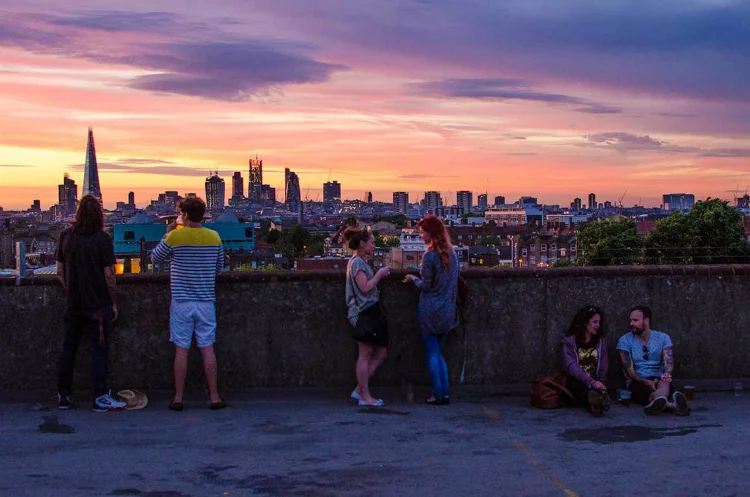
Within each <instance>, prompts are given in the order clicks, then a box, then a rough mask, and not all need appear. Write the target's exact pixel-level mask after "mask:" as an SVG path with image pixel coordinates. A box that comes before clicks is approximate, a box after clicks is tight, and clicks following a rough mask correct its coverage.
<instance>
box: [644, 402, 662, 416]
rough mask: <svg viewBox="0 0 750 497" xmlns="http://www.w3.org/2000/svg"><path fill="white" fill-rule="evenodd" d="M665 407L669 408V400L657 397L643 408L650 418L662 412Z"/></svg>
mask: <svg viewBox="0 0 750 497" xmlns="http://www.w3.org/2000/svg"><path fill="white" fill-rule="evenodd" d="M665 407H667V398H666V397H657V398H655V399H654V400H652V401H651V403H650V404H649V405H647V406H646V407H644V408H643V412H645V413H646V414H648V415H649V416H653V415H655V414H659V413H660V412H662V411H663V410H664V408H665Z"/></svg>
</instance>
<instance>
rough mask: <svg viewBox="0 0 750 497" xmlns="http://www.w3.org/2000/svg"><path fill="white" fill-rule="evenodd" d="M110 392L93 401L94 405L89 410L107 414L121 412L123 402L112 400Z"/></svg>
mask: <svg viewBox="0 0 750 497" xmlns="http://www.w3.org/2000/svg"><path fill="white" fill-rule="evenodd" d="M111 394H112V390H110V391H109V392H107V393H105V394H104V395H100V396H99V397H97V398H96V400H95V401H94V405H93V406H91V410H92V411H94V412H107V411H122V410H124V409H125V406H126V405H127V404H125V402H120V401H119V400H115V399H113V398H112V395H111Z"/></svg>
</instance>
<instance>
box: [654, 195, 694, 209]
mask: <svg viewBox="0 0 750 497" xmlns="http://www.w3.org/2000/svg"><path fill="white" fill-rule="evenodd" d="M662 203H663V209H664V210H665V211H689V210H690V209H692V208H693V206H694V205H695V195H693V194H692V193H667V194H666V195H664V196H663V197H662Z"/></svg>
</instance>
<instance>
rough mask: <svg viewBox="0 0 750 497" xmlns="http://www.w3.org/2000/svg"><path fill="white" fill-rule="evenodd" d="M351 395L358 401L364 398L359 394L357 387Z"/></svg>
mask: <svg viewBox="0 0 750 497" xmlns="http://www.w3.org/2000/svg"><path fill="white" fill-rule="evenodd" d="M349 397H351V398H352V399H354V400H356V401H360V400H362V397H360V396H359V392H358V391H357V389H356V388H355V389H354V390H352V393H351V394H350V395H349Z"/></svg>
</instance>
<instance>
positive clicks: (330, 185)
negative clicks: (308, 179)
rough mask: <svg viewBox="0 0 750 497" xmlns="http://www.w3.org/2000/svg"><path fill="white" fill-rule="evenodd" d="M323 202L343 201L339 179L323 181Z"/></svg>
mask: <svg viewBox="0 0 750 497" xmlns="http://www.w3.org/2000/svg"><path fill="white" fill-rule="evenodd" d="M323 202H341V184H340V183H339V182H338V181H333V182H331V181H328V182H326V183H323Z"/></svg>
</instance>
